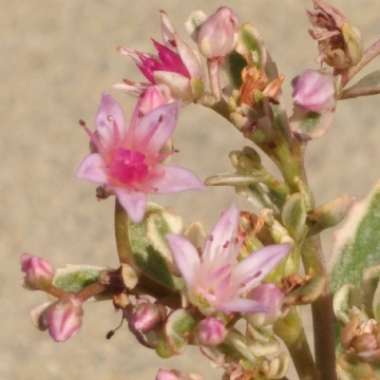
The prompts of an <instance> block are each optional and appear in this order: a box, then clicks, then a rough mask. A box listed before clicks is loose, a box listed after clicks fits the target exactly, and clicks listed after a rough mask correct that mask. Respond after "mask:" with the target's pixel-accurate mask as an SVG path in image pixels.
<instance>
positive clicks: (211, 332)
mask: <svg viewBox="0 0 380 380" xmlns="http://www.w3.org/2000/svg"><path fill="white" fill-rule="evenodd" d="M226 335H227V331H226V328H225V327H224V324H223V322H222V321H220V320H219V319H216V318H213V317H208V318H206V319H204V320H203V321H201V322H200V323H199V325H198V330H197V340H198V342H199V343H200V344H201V345H203V346H217V345H218V344H221V343H223V341H224V339H225V338H226Z"/></svg>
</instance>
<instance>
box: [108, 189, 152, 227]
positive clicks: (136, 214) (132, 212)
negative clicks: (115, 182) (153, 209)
mask: <svg viewBox="0 0 380 380" xmlns="http://www.w3.org/2000/svg"><path fill="white" fill-rule="evenodd" d="M113 190H114V192H115V194H116V197H117V199H118V201H119V202H120V204H121V205H122V206H123V208H124V210H125V211H126V212H127V213H128V216H129V217H130V218H131V220H132V222H133V223H140V222H141V221H142V220H143V218H144V214H145V209H146V194H145V193H142V192H138V191H129V190H125V189H121V188H114V189H113Z"/></svg>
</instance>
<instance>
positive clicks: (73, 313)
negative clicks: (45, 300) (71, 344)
mask: <svg viewBox="0 0 380 380" xmlns="http://www.w3.org/2000/svg"><path fill="white" fill-rule="evenodd" d="M82 316H83V309H82V302H81V301H80V300H78V299H77V298H75V297H71V298H69V299H67V300H62V301H58V302H56V303H54V304H53V305H52V306H51V307H49V308H48V309H47V310H46V313H45V315H44V321H45V324H46V325H47V327H48V329H49V334H50V336H51V337H52V338H53V339H54V340H55V341H56V342H64V341H66V340H67V339H69V338H71V337H72V336H73V335H75V334H76V333H77V332H78V331H79V329H80V327H81V324H82Z"/></svg>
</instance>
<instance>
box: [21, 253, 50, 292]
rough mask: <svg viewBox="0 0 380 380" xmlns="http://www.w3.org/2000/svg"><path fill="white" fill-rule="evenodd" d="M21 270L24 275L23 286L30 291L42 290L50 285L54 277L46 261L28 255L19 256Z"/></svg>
mask: <svg viewBox="0 0 380 380" xmlns="http://www.w3.org/2000/svg"><path fill="white" fill-rule="evenodd" d="M21 270H22V271H23V272H24V274H25V277H24V283H25V286H27V287H29V288H31V289H41V288H43V287H44V286H45V285H47V284H50V283H51V282H52V280H53V277H54V269H53V267H52V266H51V265H50V263H49V262H48V261H46V260H44V259H43V258H41V257H38V256H32V255H29V254H28V253H24V254H23V255H22V256H21Z"/></svg>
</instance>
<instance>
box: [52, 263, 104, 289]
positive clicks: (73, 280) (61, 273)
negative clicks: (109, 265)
mask: <svg viewBox="0 0 380 380" xmlns="http://www.w3.org/2000/svg"><path fill="white" fill-rule="evenodd" d="M105 269H106V268H101V267H96V266H91V265H70V264H69V265H66V266H65V267H63V268H59V269H57V270H56V272H55V275H54V279H53V285H55V286H56V287H57V288H60V289H63V290H64V291H66V292H73V293H76V292H79V291H80V290H82V289H83V288H85V287H86V286H88V285H91V284H93V283H94V282H97V281H98V279H99V276H100V273H101V272H102V271H104V270H105Z"/></svg>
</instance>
